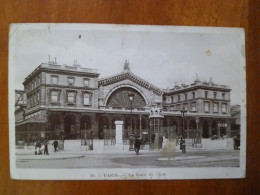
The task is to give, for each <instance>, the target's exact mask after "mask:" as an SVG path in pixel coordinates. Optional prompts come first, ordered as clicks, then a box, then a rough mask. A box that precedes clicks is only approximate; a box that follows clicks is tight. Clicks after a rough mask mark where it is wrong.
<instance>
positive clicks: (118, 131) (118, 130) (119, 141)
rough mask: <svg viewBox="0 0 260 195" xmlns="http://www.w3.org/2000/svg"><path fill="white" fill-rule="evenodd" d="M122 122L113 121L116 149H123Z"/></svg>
mask: <svg viewBox="0 0 260 195" xmlns="http://www.w3.org/2000/svg"><path fill="white" fill-rule="evenodd" d="M123 124H124V122H123V121H115V125H116V148H118V149H124V148H123Z"/></svg>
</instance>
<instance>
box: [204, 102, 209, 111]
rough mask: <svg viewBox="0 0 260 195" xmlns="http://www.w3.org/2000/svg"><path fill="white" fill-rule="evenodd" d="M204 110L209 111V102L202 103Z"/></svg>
mask: <svg viewBox="0 0 260 195" xmlns="http://www.w3.org/2000/svg"><path fill="white" fill-rule="evenodd" d="M204 111H205V112H209V102H205V103H204Z"/></svg>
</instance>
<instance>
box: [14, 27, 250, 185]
mask: <svg viewBox="0 0 260 195" xmlns="http://www.w3.org/2000/svg"><path fill="white" fill-rule="evenodd" d="M245 71H246V64H245V35H244V30H243V29H240V28H211V27H178V26H149V25H111V24H11V25H10V34H9V121H10V122H9V132H10V169H11V170H10V172H11V178H13V179H30V180H31V179H36V180H37V179H39V180H146V179H147V180H150V179H151V180H158V179H159V180H164V179H207V178H244V177H245V171H246V170H245V168H246V72H245Z"/></svg>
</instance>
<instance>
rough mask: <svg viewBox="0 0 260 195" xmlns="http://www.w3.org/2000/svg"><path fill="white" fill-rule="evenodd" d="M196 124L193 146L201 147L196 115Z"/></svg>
mask: <svg viewBox="0 0 260 195" xmlns="http://www.w3.org/2000/svg"><path fill="white" fill-rule="evenodd" d="M196 124H197V129H196V138H195V147H196V148H197V147H201V138H200V133H199V117H198V116H197V117H196Z"/></svg>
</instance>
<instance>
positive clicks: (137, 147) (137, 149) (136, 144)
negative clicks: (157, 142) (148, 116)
mask: <svg viewBox="0 0 260 195" xmlns="http://www.w3.org/2000/svg"><path fill="white" fill-rule="evenodd" d="M140 146H141V140H140V139H139V138H138V137H136V138H135V143H134V150H135V152H136V155H138V154H139V150H140Z"/></svg>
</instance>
